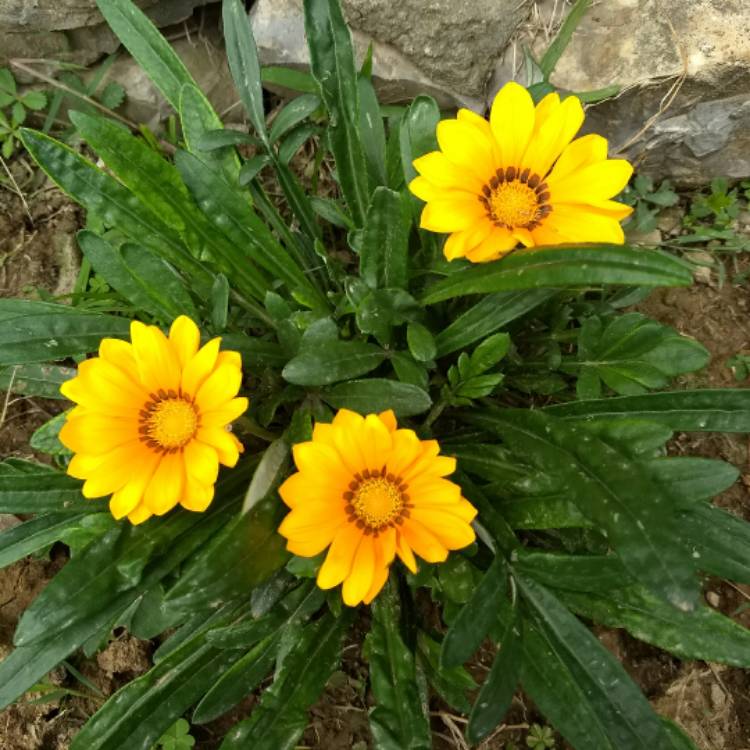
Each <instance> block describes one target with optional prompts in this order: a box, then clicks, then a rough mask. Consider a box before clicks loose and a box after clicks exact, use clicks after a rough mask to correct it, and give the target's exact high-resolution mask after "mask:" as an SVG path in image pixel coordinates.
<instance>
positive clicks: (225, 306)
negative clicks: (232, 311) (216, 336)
mask: <svg viewBox="0 0 750 750" xmlns="http://www.w3.org/2000/svg"><path fill="white" fill-rule="evenodd" d="M228 316H229V282H228V281H227V277H226V276H224V274H223V273H220V274H219V275H218V276H217V277H216V280H215V281H214V285H213V287H212V288H211V325H212V326H213V327H214V329H215V330H216V331H223V330H224V329H225V328H226V327H227V318H228Z"/></svg>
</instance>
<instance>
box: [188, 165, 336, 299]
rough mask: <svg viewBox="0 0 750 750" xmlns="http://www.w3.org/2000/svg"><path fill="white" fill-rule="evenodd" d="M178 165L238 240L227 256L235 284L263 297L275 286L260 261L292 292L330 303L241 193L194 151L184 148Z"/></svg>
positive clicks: (201, 201)
mask: <svg viewBox="0 0 750 750" xmlns="http://www.w3.org/2000/svg"><path fill="white" fill-rule="evenodd" d="M176 163H177V167H178V169H179V170H180V173H181V174H182V177H183V179H184V180H185V182H186V184H187V186H188V188H189V189H190V191H191V192H192V193H193V196H194V197H195V199H196V201H197V203H198V205H199V206H200V208H201V210H202V211H203V212H204V214H205V216H206V217H207V218H208V219H209V221H210V222H211V223H212V224H213V225H214V227H215V229H216V230H217V231H218V232H221V233H223V234H224V235H225V236H226V237H227V238H228V239H229V240H231V242H232V243H233V244H234V248H235V249H234V252H233V253H232V254H231V255H228V256H227V257H226V258H225V260H226V265H227V269H226V272H227V273H228V274H231V276H230V278H232V279H233V281H234V282H235V284H237V285H238V286H239V282H240V281H242V287H240V288H244V289H246V290H247V292H248V293H250V292H252V293H253V294H254V295H255V296H257V298H258V299H260V300H262V299H263V298H264V297H265V293H266V291H267V290H268V288H269V285H268V283H267V282H265V281H263V278H264V277H262V276H261V275H260V274H258V273H257V270H255V269H254V266H253V264H257V265H258V266H260V267H261V268H264V269H265V270H266V271H268V272H269V273H270V274H271V275H272V276H273V277H274V278H278V279H281V280H282V281H284V282H285V283H286V284H287V286H288V287H289V289H290V291H292V292H296V291H298V290H300V291H303V292H305V293H306V295H307V296H308V297H309V298H311V299H312V300H313V301H317V302H319V303H320V304H324V303H323V302H322V301H321V299H320V296H319V295H318V292H317V290H316V289H315V287H314V286H313V285H312V284H311V283H310V281H309V279H308V277H307V276H306V275H305V273H304V272H303V271H302V269H301V268H300V266H299V265H298V264H297V263H296V261H295V260H294V259H293V258H292V257H291V256H290V255H289V253H288V252H287V251H286V250H285V249H284V248H283V247H282V246H281V245H280V244H279V242H278V241H277V240H276V238H275V237H274V236H273V234H272V233H271V231H270V230H269V229H268V227H266V225H265V224H264V223H263V221H261V219H260V218H259V217H258V215H257V214H256V213H255V212H254V211H253V209H252V208H251V207H250V205H249V204H248V203H247V201H246V199H245V198H244V197H243V195H242V193H241V192H239V191H236V190H235V189H233V188H232V187H231V186H230V185H229V184H228V183H227V182H226V180H225V179H224V178H223V177H222V176H221V175H220V174H219V173H217V172H215V171H214V170H212V169H211V168H210V167H209V166H208V165H207V164H205V163H204V162H202V161H201V160H200V159H198V158H197V157H196V156H193V155H192V154H188V153H186V152H185V151H178V153H177V155H176ZM243 251H244V252H243ZM248 260H250V261H252V263H248Z"/></svg>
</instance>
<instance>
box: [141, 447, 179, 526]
mask: <svg viewBox="0 0 750 750" xmlns="http://www.w3.org/2000/svg"><path fill="white" fill-rule="evenodd" d="M184 486H185V463H184V459H183V457H182V454H181V453H166V454H164V455H163V456H162V457H161V461H159V465H158V466H157V467H156V471H155V472H154V475H153V476H152V477H151V481H150V482H149V483H148V486H147V487H146V491H145V493H144V495H143V502H144V503H145V504H146V507H147V508H148V509H149V510H150V511H151V512H152V513H153V514H154V515H156V516H163V515H164V514H165V513H166V512H167V511H169V510H171V509H172V508H174V506H175V505H177V503H178V502H179V501H180V498H181V497H182V492H183V488H184Z"/></svg>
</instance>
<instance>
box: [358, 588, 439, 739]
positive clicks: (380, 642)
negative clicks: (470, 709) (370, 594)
mask: <svg viewBox="0 0 750 750" xmlns="http://www.w3.org/2000/svg"><path fill="white" fill-rule="evenodd" d="M400 619H401V615H400V608H399V605H398V596H397V594H396V591H395V590H394V586H393V584H392V583H389V584H387V585H386V587H385V588H384V589H383V591H381V592H380V594H378V596H377V598H376V599H375V601H374V602H373V603H372V625H371V630H370V634H369V635H368V636H367V640H368V644H369V660H370V682H371V686H372V693H373V696H374V697H375V707H374V708H373V709H372V710H371V711H370V729H371V731H372V735H373V738H374V740H375V744H376V746H377V747H378V748H380V750H404V749H405V748H409V750H429V748H431V747H432V738H431V735H430V724H429V720H428V718H427V711H426V706H425V705H424V703H423V702H422V697H421V695H420V691H419V687H418V685H417V673H416V665H415V660H414V654H413V653H412V651H411V650H410V649H409V648H408V647H407V646H406V644H405V643H404V640H403V638H402V636H401V633H400V632H399V630H400Z"/></svg>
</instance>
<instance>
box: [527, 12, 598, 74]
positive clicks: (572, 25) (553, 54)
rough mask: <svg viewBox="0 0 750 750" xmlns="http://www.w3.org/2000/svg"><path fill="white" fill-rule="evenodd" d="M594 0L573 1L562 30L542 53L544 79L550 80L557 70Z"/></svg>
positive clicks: (540, 63)
mask: <svg viewBox="0 0 750 750" xmlns="http://www.w3.org/2000/svg"><path fill="white" fill-rule="evenodd" d="M591 1H592V0H576V2H575V3H573V7H572V8H571V9H570V11H568V15H567V16H566V17H565V20H564V21H563V24H562V26H561V27H560V30H559V31H558V32H557V35H556V36H555V38H554V39H553V40H552V43H551V44H550V45H549V47H547V50H546V52H545V53H544V55H542V59H541V60H540V61H539V67H540V69H541V71H542V75H543V76H544V80H545V81H546V80H549V77H550V76H551V75H552V73H553V72H554V70H555V66H556V65H557V61H558V60H559V59H560V57H562V53H563V52H565V49H566V48H567V46H568V44H569V43H570V39H571V37H572V36H573V32H574V31H575V30H576V28H577V27H578V24H579V23H581V20H582V19H583V17H584V15H586V11H587V10H588V9H589V7H590V6H591Z"/></svg>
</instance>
